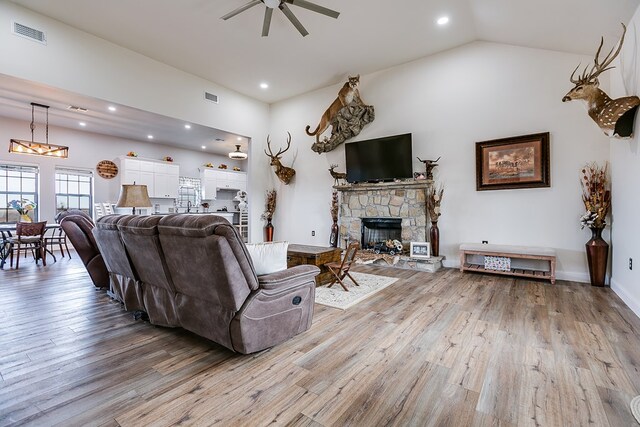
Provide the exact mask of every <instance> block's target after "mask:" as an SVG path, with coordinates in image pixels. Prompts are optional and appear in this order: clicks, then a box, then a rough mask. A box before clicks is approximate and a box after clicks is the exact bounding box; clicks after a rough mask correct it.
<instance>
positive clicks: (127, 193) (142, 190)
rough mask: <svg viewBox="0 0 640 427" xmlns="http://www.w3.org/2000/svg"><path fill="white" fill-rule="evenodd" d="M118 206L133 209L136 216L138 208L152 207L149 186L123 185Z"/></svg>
mask: <svg viewBox="0 0 640 427" xmlns="http://www.w3.org/2000/svg"><path fill="white" fill-rule="evenodd" d="M116 206H117V207H119V208H133V214H134V215H135V213H136V208H148V207H151V200H149V193H148V191H147V186H146V185H136V184H133V185H126V184H123V185H122V187H121V188H120V197H119V198H118V203H116Z"/></svg>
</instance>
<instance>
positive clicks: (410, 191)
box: [334, 180, 432, 249]
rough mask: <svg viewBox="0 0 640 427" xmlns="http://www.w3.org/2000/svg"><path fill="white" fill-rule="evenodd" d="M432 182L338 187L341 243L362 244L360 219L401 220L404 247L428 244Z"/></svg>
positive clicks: (336, 187)
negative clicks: (421, 243)
mask: <svg viewBox="0 0 640 427" xmlns="http://www.w3.org/2000/svg"><path fill="white" fill-rule="evenodd" d="M431 184H432V181H426V180H424V181H406V182H392V183H378V184H353V185H339V186H335V187H334V188H335V189H336V190H338V191H340V192H341V193H342V200H341V203H340V238H341V243H342V242H344V241H345V239H347V240H348V241H357V242H359V241H360V238H361V233H362V231H361V225H362V221H361V218H400V219H401V220H402V244H403V245H404V247H405V249H408V248H409V242H426V241H427V239H426V236H427V220H428V218H427V216H428V213H427V206H426V191H427V190H428V188H429V187H430V186H431Z"/></svg>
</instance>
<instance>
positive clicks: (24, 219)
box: [20, 214, 33, 222]
mask: <svg viewBox="0 0 640 427" xmlns="http://www.w3.org/2000/svg"><path fill="white" fill-rule="evenodd" d="M20 222H33V221H32V220H31V217H30V216H29V215H27V214H22V215H20Z"/></svg>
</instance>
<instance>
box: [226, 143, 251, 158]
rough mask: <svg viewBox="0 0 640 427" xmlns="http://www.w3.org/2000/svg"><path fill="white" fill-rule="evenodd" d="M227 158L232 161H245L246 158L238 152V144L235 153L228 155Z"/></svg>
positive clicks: (244, 154) (245, 154) (245, 155)
mask: <svg viewBox="0 0 640 427" xmlns="http://www.w3.org/2000/svg"><path fill="white" fill-rule="evenodd" d="M229 158H230V159H233V160H245V159H246V158H247V153H243V152H242V151H240V144H238V145H236V151H232V152H230V153H229Z"/></svg>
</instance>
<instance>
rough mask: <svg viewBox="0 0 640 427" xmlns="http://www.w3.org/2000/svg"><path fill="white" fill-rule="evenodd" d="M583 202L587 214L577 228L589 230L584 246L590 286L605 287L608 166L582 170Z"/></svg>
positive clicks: (608, 195) (608, 203) (608, 200)
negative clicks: (604, 232)
mask: <svg viewBox="0 0 640 427" xmlns="http://www.w3.org/2000/svg"><path fill="white" fill-rule="evenodd" d="M581 175H582V176H581V178H580V184H581V187H582V203H583V204H584V208H585V210H586V212H585V213H584V215H582V217H580V226H581V227H580V228H584V227H589V229H590V230H591V239H589V241H588V242H587V243H586V244H585V247H586V250H587V262H588V264H589V277H590V279H591V284H592V285H593V286H604V282H605V276H606V273H607V259H608V257H609V244H608V243H607V242H606V241H605V240H604V239H603V238H602V230H604V228H605V227H606V225H607V215H608V214H609V209H610V208H611V183H610V180H609V170H608V164H607V163H605V164H604V166H600V165H598V164H597V163H595V162H593V163H589V164H587V165H585V166H584V167H583V168H582V170H581Z"/></svg>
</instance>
